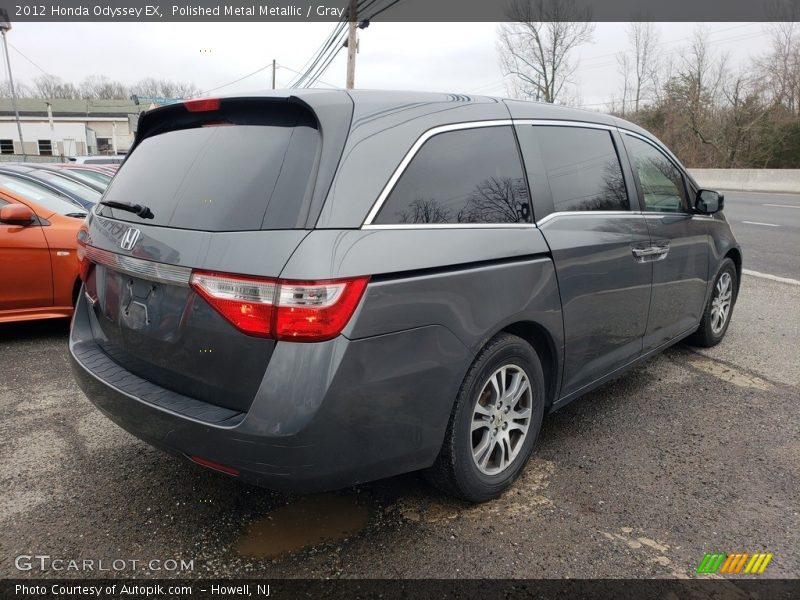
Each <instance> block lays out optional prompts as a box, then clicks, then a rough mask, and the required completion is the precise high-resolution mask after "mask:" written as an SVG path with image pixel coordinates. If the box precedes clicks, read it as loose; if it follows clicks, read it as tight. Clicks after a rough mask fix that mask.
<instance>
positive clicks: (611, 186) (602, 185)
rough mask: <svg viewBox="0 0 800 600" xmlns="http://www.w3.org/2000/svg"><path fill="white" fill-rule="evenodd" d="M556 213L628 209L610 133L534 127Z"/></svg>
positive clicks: (595, 130)
mask: <svg viewBox="0 0 800 600" xmlns="http://www.w3.org/2000/svg"><path fill="white" fill-rule="evenodd" d="M534 127H535V132H536V137H537V138H538V140H539V146H540V147H541V149H542V161H543V162H544V167H545V171H546V172H547V180H548V181H549V183H550V191H551V192H552V194H553V208H554V210H555V211H556V212H559V211H570V210H629V209H630V203H629V202H628V193H627V191H626V190H625V180H624V179H623V177H622V169H621V168H620V165H619V158H618V157H617V151H616V149H615V148H614V142H613V140H612V139H611V133H610V132H609V131H606V130H604V129H589V128H585V127H551V126H538V125H537V126H534Z"/></svg>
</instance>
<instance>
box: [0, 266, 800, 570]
mask: <svg viewBox="0 0 800 600" xmlns="http://www.w3.org/2000/svg"><path fill="white" fill-rule="evenodd" d="M798 307H800V287H797V286H789V285H786V284H782V283H776V282H772V281H765V280H760V279H754V278H749V277H748V278H745V280H744V282H743V287H742V292H741V297H740V301H739V304H738V305H737V307H736V310H735V312H734V316H733V323H732V325H731V327H730V330H729V332H728V337H727V339H726V340H725V341H724V342H723V343H722V344H721V345H720V346H718V347H717V348H714V349H711V350H703V351H699V352H698V351H695V350H694V349H691V348H689V347H687V346H684V345H678V346H675V347H673V348H672V349H670V350H668V351H667V352H665V353H664V354H663V355H661V356H659V357H656V358H654V359H652V360H650V361H649V362H648V363H646V364H645V365H643V366H641V367H640V368H638V369H636V370H634V371H632V372H630V373H629V374H627V375H626V376H624V377H622V378H620V379H618V380H616V381H615V382H612V383H610V384H608V385H606V386H604V387H603V388H601V389H599V390H597V391H595V392H593V393H591V394H589V395H587V396H586V397H585V398H583V399H582V400H580V401H578V402H575V403H573V404H571V405H570V406H568V407H566V408H565V409H563V410H561V411H559V412H558V413H556V414H554V415H551V416H549V417H547V418H546V419H545V423H544V427H543V432H542V436H541V438H540V441H539V443H538V446H537V450H536V452H535V454H534V457H533V458H532V460H531V462H530V464H529V466H528V467H527V469H526V471H525V473H524V475H523V477H522V478H521V479H520V480H519V481H518V482H517V483H516V485H515V486H514V487H513V488H512V489H511V490H510V491H509V492H507V493H506V494H505V495H504V496H503V497H501V498H500V499H498V500H496V501H493V502H489V503H486V504H483V505H479V506H471V505H467V504H463V503H460V502H456V501H453V500H450V499H448V498H446V497H444V496H442V495H441V494H439V493H437V492H435V491H433V490H432V489H430V488H429V487H427V486H426V485H425V483H424V482H423V481H422V480H421V478H420V477H419V476H417V475H408V476H404V477H398V478H394V479H390V480H385V481H380V482H376V483H372V484H368V485H363V486H360V487H358V488H354V489H349V490H344V491H342V492H338V493H334V494H324V495H319V496H312V497H306V498H298V497H292V496H287V495H282V494H276V493H273V492H269V491H266V490H261V489H256V488H252V487H247V486H244V485H242V484H239V483H237V482H235V481H232V480H230V479H227V478H224V477H221V476H217V475H215V474H213V473H209V472H206V471H203V470H201V469H200V468H197V467H194V466H193V465H190V464H187V463H185V462H182V461H181V460H178V459H176V458H173V457H170V456H167V455H165V454H162V453H161V452H159V451H157V450H154V449H152V448H150V447H149V446H147V445H145V444H144V443H142V442H139V441H138V440H136V439H135V438H133V437H131V436H130V435H128V434H127V433H125V432H123V431H122V430H120V429H118V428H117V427H116V426H114V425H113V424H112V423H111V422H110V421H108V420H106V419H105V418H104V417H103V416H102V415H101V414H100V413H99V412H98V411H96V410H95V409H94V408H93V407H92V405H91V404H90V403H89V402H88V401H87V400H86V398H85V397H84V396H83V395H82V393H81V392H80V390H79V389H78V388H77V386H76V385H75V384H74V383H73V381H72V377H71V375H70V372H69V367H68V362H67V357H66V351H67V350H66V338H67V325H66V324H65V323H63V322H50V323H47V322H41V323H31V324H19V325H11V326H9V325H5V326H0V409H2V414H3V415H4V418H3V419H2V420H0V453H1V454H2V456H3V457H4V460H3V461H0V489H2V490H3V492H2V495H3V502H2V503H0V548H2V556H0V559H1V560H2V562H0V577H17V576H20V575H30V576H36V577H40V576H42V573H41V572H39V571H38V569H37V570H33V571H29V572H26V573H20V572H19V571H17V569H16V568H15V566H14V557H16V556H18V555H21V554H32V555H43V554H44V555H50V556H51V557H53V558H56V557H58V558H67V559H71V558H72V559H93V560H95V561H97V560H101V559H102V560H103V561H105V564H106V565H108V564H109V563H110V561H111V560H113V559H125V560H128V561H130V560H131V559H136V560H140V561H149V560H151V559H160V560H162V561H163V560H165V559H178V560H180V559H184V560H193V561H194V562H193V575H194V576H198V575H199V576H212V575H216V576H226V577H251V576H252V577H269V578H272V577H338V576H341V577H454V576H462V577H489V578H497V577H637V578H638V577H685V576H688V577H692V576H694V570H695V568H696V567H697V565H698V563H699V562H700V560H701V559H702V558H703V554H704V553H705V552H712V551H725V552H741V551H744V552H756V551H763V552H773V553H774V555H775V556H774V558H773V560H772V562H771V563H770V565H769V568H768V569H767V571H766V573H765V575H764V576H771V577H799V576H800V517H798V511H800V472H798V471H799V467H800V414H799V413H798V410H797V401H798V398H799V397H800V394H798V390H800V353H798V351H797V349H798V347H800V344H798V342H799V341H800V311H798ZM98 564H99V563H95V567H96V568H97V565H98ZM129 564H130V563H129ZM97 574H98V575H100V573H97ZM111 574H114V573H111ZM117 574H119V575H120V576H125V577H131V576H137V577H148V576H159V577H164V576H181V575H188V573H186V572H180V571H164V570H161V571H157V570H155V567H154V566H153V565H148V564H146V563H145V564H139V565H137V567H136V568H135V569H134V568H133V567H126V568H125V569H123V570H122V571H120V572H119V573H117ZM48 575H50V576H79V575H92V573H86V572H83V573H76V572H69V571H67V572H64V571H61V572H54V571H49V572H47V573H45V576H48ZM103 575H106V576H107V575H109V573H108V572H106V573H103Z"/></svg>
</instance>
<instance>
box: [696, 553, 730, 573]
mask: <svg viewBox="0 0 800 600" xmlns="http://www.w3.org/2000/svg"><path fill="white" fill-rule="evenodd" d="M725 558H726V556H725V553H724V552H715V553H714V554H709V553H708V552H706V555H705V556H704V557H703V560H702V561H701V562H700V566H699V567H697V572H698V573H716V572H717V569H719V567H720V565H721V564H722V561H724V560H725Z"/></svg>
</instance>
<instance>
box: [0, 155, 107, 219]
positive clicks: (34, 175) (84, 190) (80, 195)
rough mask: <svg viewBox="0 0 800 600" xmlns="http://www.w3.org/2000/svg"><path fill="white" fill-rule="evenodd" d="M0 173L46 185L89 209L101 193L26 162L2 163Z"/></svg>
mask: <svg viewBox="0 0 800 600" xmlns="http://www.w3.org/2000/svg"><path fill="white" fill-rule="evenodd" d="M0 173H4V174H6V175H10V176H13V177H16V178H18V179H23V180H25V181H30V182H35V183H38V184H39V185H41V186H44V187H46V188H47V189H49V190H50V191H52V192H55V193H57V194H60V195H61V196H64V197H66V198H68V199H69V200H71V201H73V202H75V203H77V204H79V205H80V206H82V207H83V208H84V209H90V208H92V207H93V206H94V205H95V204H97V202H98V200H100V198H101V197H102V194H101V193H100V192H98V191H96V190H94V189H91V188H89V187H87V186H86V185H83V184H82V183H80V182H78V181H75V180H74V179H72V178H69V177H67V176H64V175H60V174H58V173H55V172H53V171H52V170H50V169H44V168H40V167H39V166H38V165H37V166H35V167H32V166H29V165H27V164H19V163H16V164H10V163H9V164H3V165H0Z"/></svg>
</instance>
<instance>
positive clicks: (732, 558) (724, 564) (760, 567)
mask: <svg viewBox="0 0 800 600" xmlns="http://www.w3.org/2000/svg"><path fill="white" fill-rule="evenodd" d="M772 556H773V554H772V553H766V552H756V553H755V554H752V555H751V554H749V553H747V552H737V553H735V554H726V553H725V552H713V553H710V552H706V555H705V556H704V557H703V560H702V561H700V565H699V566H698V567H697V572H698V573H717V572H719V573H730V574H738V573H742V572H744V573H750V574H753V575H755V574H758V575H760V574H761V573H763V572H764V569H766V568H767V565H768V564H769V562H770V561H771V560H772ZM748 559H749V560H748ZM745 564H746V565H747V566H745ZM743 568H744V571H742V569H743Z"/></svg>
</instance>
